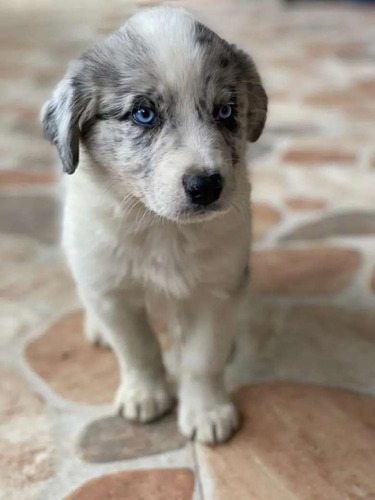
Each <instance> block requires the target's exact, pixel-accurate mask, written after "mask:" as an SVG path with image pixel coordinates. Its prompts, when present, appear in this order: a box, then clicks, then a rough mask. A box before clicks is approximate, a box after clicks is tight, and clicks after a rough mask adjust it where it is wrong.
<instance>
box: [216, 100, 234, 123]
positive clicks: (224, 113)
mask: <svg viewBox="0 0 375 500" xmlns="http://www.w3.org/2000/svg"><path fill="white" fill-rule="evenodd" d="M232 112H233V109H232V106H231V105H230V104H224V106H221V107H220V108H219V111H218V113H217V119H218V120H227V119H228V118H229V117H230V116H231V115H232Z"/></svg>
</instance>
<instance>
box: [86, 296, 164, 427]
mask: <svg viewBox="0 0 375 500" xmlns="http://www.w3.org/2000/svg"><path fill="white" fill-rule="evenodd" d="M80 295H81V297H82V300H83V302H84V305H85V307H86V311H87V314H89V315H90V317H92V318H95V321H96V323H97V325H98V326H99V327H100V329H101V330H102V331H103V332H104V333H105V337H106V338H107V339H108V340H109V342H110V344H111V346H112V348H113V350H114V352H115V354H116V356H117V360H118V364H119V368H120V378H121V380H120V381H121V384H120V387H119V388H118V391H117V394H116V399H115V405H116V410H117V412H119V413H120V414H122V415H123V416H124V417H125V418H127V419H130V420H137V421H139V422H148V421H150V420H153V419H154V418H156V417H158V416H160V415H162V414H163V413H165V412H166V411H167V410H169V409H170V408H171V406H172V404H173V398H172V396H171V393H170V391H169V389H168V386H167V384H166V381H165V373H164V367H163V363H162V357H161V352H160V348H159V344H158V341H157V339H156V337H155V335H154V334H153V332H152V331H151V329H150V326H149V323H148V320H147V315H146V311H145V307H144V304H143V300H142V298H141V297H137V296H136V295H137V294H136V293H134V291H123V290H113V291H111V292H107V293H105V294H104V293H103V294H96V293H93V291H92V290H85V291H83V290H82V289H81V290H80Z"/></svg>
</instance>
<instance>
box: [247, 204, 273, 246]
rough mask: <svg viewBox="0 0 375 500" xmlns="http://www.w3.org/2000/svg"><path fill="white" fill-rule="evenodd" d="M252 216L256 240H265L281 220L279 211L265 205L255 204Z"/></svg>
mask: <svg viewBox="0 0 375 500" xmlns="http://www.w3.org/2000/svg"><path fill="white" fill-rule="evenodd" d="M252 214H253V236H254V238H255V240H259V239H261V238H263V237H264V236H265V235H266V234H267V233H268V231H269V230H270V229H271V228H272V227H273V226H274V225H275V224H277V223H278V222H279V220H280V215H279V213H278V212H277V210H275V209H274V208H272V207H270V206H269V205H266V204H265V203H253V204H252Z"/></svg>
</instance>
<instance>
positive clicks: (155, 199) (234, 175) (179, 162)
mask: <svg viewBox="0 0 375 500" xmlns="http://www.w3.org/2000/svg"><path fill="white" fill-rule="evenodd" d="M266 114H267V96H266V93H265V91H264V89H263V87H262V84H261V80H260V78H259V75H258V72H257V70H256V67H255V65H254V63H253V61H252V59H251V58H250V57H249V56H248V55H246V54H245V53H244V52H242V51H241V50H239V49H238V48H237V47H235V46H234V45H230V44H228V43H227V42H226V41H224V40H223V39H221V38H220V37H219V36H218V35H216V34H215V33H214V32H212V31H211V30H210V29H209V28H207V27H205V26H203V25H202V24H200V23H199V22H198V21H196V20H195V19H194V18H193V16H191V15H190V14H189V13H188V12H186V11H185V10H184V9H176V8H166V7H158V8H155V9H152V10H150V11H143V12H141V13H139V14H136V15H135V16H133V17H132V18H130V19H129V20H128V21H127V23H126V24H125V25H124V26H123V27H122V28H121V29H120V30H119V31H117V32H116V33H115V34H113V35H112V36H110V37H109V38H107V39H106V40H105V41H104V42H102V43H101V44H100V45H99V46H97V47H95V48H94V49H92V50H89V51H87V52H86V53H84V54H83V55H82V56H81V58H79V59H78V60H76V61H74V62H73V63H72V65H71V66H70V68H69V70H68V72H67V74H66V76H65V78H64V79H63V80H62V81H61V82H60V84H59V85H58V86H57V88H56V90H55V93H54V94H53V97H52V99H51V100H50V101H48V102H47V103H46V104H45V106H44V108H43V111H42V121H43V127H44V132H45V135H46V136H47V137H48V138H49V139H50V140H51V142H53V143H54V144H55V145H56V147H57V149H58V152H59V155H60V158H61V161H62V164H63V168H64V171H65V172H67V173H68V174H73V173H74V171H75V169H76V167H77V165H78V162H79V147H80V146H81V147H83V148H85V150H86V151H87V154H88V155H89V157H90V158H91V159H92V160H93V161H94V162H95V164H97V165H98V166H99V168H100V169H102V170H103V172H104V173H105V174H106V175H108V176H110V178H112V179H113V180H115V181H116V185H117V189H119V190H123V193H124V196H125V195H126V194H127V193H129V192H130V193H131V194H132V195H134V196H136V197H137V198H138V199H140V200H141V201H142V202H143V203H144V204H145V206H146V207H147V208H149V209H151V210H152V211H153V212H156V213H157V214H158V215H161V216H163V217H167V218H169V219H178V220H183V219H184V218H189V219H191V218H192V216H193V215H198V214H201V215H202V214H209V213H214V212H220V211H224V210H226V209H228V207H230V206H231V201H232V200H233V197H234V193H235V192H236V190H237V189H239V184H240V183H241V179H243V175H244V170H245V168H246V167H245V161H244V159H245V147H246V141H247V140H248V141H250V142H255V141H256V140H257V139H258V138H259V136H260V135H261V133H262V130H263V127H264V124H265V120H266Z"/></svg>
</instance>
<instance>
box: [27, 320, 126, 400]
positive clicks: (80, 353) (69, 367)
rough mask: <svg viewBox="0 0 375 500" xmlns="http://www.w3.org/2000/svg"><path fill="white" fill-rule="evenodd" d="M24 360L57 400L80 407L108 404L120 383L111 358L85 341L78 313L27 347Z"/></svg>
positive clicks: (110, 354) (102, 350) (102, 349)
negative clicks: (54, 392) (54, 393)
mask: <svg viewBox="0 0 375 500" xmlns="http://www.w3.org/2000/svg"><path fill="white" fill-rule="evenodd" d="M26 360H27V362H28V363H29V364H30V366H31V368H33V370H35V372H36V373H37V374H38V375H39V376H40V377H42V378H43V379H44V380H45V381H46V382H47V383H48V384H50V385H51V387H52V389H53V390H54V391H56V392H57V393H58V394H59V395H60V396H62V397H63V398H66V399H68V400H71V401H76V402H79V403H89V404H103V403H110V402H112V400H113V397H114V393H115V390H116V389H117V386H118V383H119V376H118V370H117V364H116V360H115V356H114V354H113V353H112V352H111V351H110V350H108V349H104V348H100V347H95V346H93V345H91V344H90V343H89V342H88V341H87V340H86V339H85V338H84V335H83V320H82V313H80V312H76V313H72V314H70V315H68V316H64V317H63V318H62V319H61V320H60V321H58V322H57V323H55V324H54V325H52V327H51V328H50V329H49V330H48V331H47V332H46V333H45V334H44V335H42V336H41V337H39V338H38V339H36V340H34V341H33V342H32V343H31V344H29V346H28V347H27V349H26ZM83 367H85V368H84V369H83Z"/></svg>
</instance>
